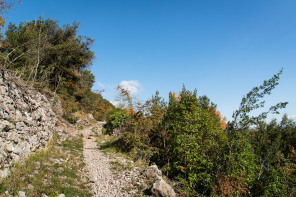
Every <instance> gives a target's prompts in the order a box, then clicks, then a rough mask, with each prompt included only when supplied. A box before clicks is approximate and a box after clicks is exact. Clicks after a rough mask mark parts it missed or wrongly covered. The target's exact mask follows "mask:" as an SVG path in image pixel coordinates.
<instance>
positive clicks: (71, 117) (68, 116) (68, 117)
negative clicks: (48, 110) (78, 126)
mask: <svg viewBox="0 0 296 197" xmlns="http://www.w3.org/2000/svg"><path fill="white" fill-rule="evenodd" d="M63 118H64V119H65V120H67V121H68V122H69V123H71V124H75V123H76V122H77V121H78V120H79V117H76V116H74V115H73V114H65V115H64V116H63Z"/></svg>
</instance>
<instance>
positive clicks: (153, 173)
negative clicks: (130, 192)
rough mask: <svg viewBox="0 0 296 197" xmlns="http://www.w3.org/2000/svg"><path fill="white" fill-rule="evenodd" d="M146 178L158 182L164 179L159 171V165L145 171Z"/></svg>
mask: <svg viewBox="0 0 296 197" xmlns="http://www.w3.org/2000/svg"><path fill="white" fill-rule="evenodd" d="M144 174H145V176H146V177H147V178H148V179H150V180H152V181H157V180H161V179H162V173H161V171H160V170H159V169H158V167H157V165H153V166H149V167H148V168H147V169H146V170H145V171H144Z"/></svg>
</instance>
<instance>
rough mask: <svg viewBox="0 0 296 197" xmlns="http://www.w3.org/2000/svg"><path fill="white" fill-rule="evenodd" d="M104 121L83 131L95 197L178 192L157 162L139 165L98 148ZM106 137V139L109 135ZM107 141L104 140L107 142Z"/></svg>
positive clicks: (156, 194) (85, 159)
mask: <svg viewBox="0 0 296 197" xmlns="http://www.w3.org/2000/svg"><path fill="white" fill-rule="evenodd" d="M103 125H104V122H98V123H97V124H95V125H94V126H91V127H87V128H85V129H83V130H81V131H79V132H80V134H83V156H84V162H85V164H86V167H85V170H86V171H87V175H88V178H89V182H90V184H91V187H92V193H93V196H95V197H123V196H124V197H127V196H152V195H153V196H170V197H175V196H176V194H175V192H174V190H173V189H172V188H171V186H170V185H169V184H167V183H166V182H165V181H164V180H163V178H162V173H161V171H160V170H159V169H158V168H157V166H156V165H154V166H150V167H148V168H143V167H138V166H137V165H135V163H134V162H133V161H130V160H128V159H126V158H123V157H120V156H118V155H116V154H115V153H108V154H106V153H104V152H102V151H101V150H100V149H99V148H98V141H97V139H98V138H97V137H94V134H96V135H99V136H100V135H101V136H102V127H103ZM105 139H106V138H105ZM104 142H105V140H103V141H102V142H101V143H102V144H103V143H104Z"/></svg>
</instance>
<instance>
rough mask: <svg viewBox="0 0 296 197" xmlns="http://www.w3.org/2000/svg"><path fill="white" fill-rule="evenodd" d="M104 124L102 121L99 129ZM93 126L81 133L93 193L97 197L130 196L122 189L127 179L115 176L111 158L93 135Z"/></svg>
mask: <svg viewBox="0 0 296 197" xmlns="http://www.w3.org/2000/svg"><path fill="white" fill-rule="evenodd" d="M102 124H103V123H101V122H100V123H99V124H98V125H99V127H98V128H99V129H101V128H102V127H101V126H102ZM92 128H94V127H88V128H86V129H84V130H82V131H81V133H82V134H83V155H84V162H85V164H86V170H87V171H88V176H89V180H90V183H91V185H92V192H93V195H94V196H95V197H99V196H102V197H103V196H110V197H112V196H129V194H127V193H125V192H122V189H124V188H125V187H126V186H127V183H126V181H125V180H118V179H116V178H115V176H114V175H113V173H112V171H111V165H110V162H111V161H110V158H108V157H107V156H106V155H105V154H104V153H102V152H101V151H100V150H99V149H98V147H97V142H96V139H95V138H94V137H91V135H92ZM99 132H100V131H99Z"/></svg>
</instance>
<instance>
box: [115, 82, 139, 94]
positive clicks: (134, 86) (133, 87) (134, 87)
mask: <svg viewBox="0 0 296 197" xmlns="http://www.w3.org/2000/svg"><path fill="white" fill-rule="evenodd" d="M119 86H120V87H122V88H124V89H126V90H128V91H129V92H130V93H131V94H135V93H138V92H139V88H140V87H141V84H140V83H139V82H138V81H137V80H130V81H121V82H120V84H119Z"/></svg>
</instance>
